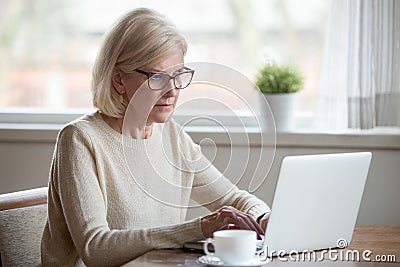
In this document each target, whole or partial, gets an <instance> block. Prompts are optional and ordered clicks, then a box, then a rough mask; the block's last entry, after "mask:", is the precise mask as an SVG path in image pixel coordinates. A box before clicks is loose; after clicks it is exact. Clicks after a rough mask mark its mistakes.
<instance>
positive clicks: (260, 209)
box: [41, 112, 269, 266]
mask: <svg viewBox="0 0 400 267" xmlns="http://www.w3.org/2000/svg"><path fill="white" fill-rule="evenodd" d="M180 130H181V128H180V126H179V125H178V124H176V123H175V122H174V121H173V120H172V121H170V122H167V123H164V124H156V125H154V127H153V132H152V135H151V137H150V138H149V139H130V138H122V135H121V134H119V133H118V132H116V131H115V130H113V129H112V128H111V127H110V126H108V125H107V124H106V123H105V122H104V120H103V119H102V117H101V114H100V113H99V112H96V113H93V114H88V115H86V116H83V117H82V118H79V119H77V120H76V121H74V122H72V123H70V124H69V125H67V126H66V127H65V128H64V129H62V130H61V132H60V133H59V135H58V139H57V144H56V147H55V151H54V155H53V161H52V165H51V170H50V181H49V196H48V198H49V199H48V221H47V223H46V226H45V229H44V232H43V236H42V243H41V252H42V264H43V265H44V266H80V265H89V266H117V265H121V264H123V263H125V262H127V261H130V260H132V259H134V258H135V257H138V256H139V255H141V254H143V253H145V252H147V251H149V250H152V249H158V248H175V247H181V246H182V244H183V243H184V242H188V241H195V240H200V239H203V238H204V236H203V233H202V230H201V220H200V218H196V219H193V220H190V221H185V216H186V210H187V205H188V203H189V199H190V198H191V199H193V200H194V201H196V202H197V203H200V204H203V205H204V206H206V207H207V208H208V209H210V210H216V209H218V208H220V207H221V206H223V205H226V206H228V205H229V206H234V207H236V208H237V209H240V210H242V211H244V212H246V213H248V214H250V215H251V216H253V217H254V218H256V217H258V216H259V215H261V214H262V213H264V212H268V211H269V208H268V206H267V205H266V204H265V203H264V202H262V201H261V200H259V199H257V198H256V197H254V196H252V195H250V194H249V193H247V192H246V191H242V190H239V189H238V188H236V187H235V186H234V185H232V183H230V182H229V181H228V180H227V179H226V178H224V177H223V175H222V174H221V173H220V172H219V171H218V170H217V169H216V168H214V167H213V166H212V165H209V162H208V161H207V160H206V159H205V157H204V156H202V154H201V152H200V149H199V146H197V145H196V144H194V143H193V141H192V140H191V139H190V137H189V136H188V135H187V134H186V133H184V132H182V131H180Z"/></svg>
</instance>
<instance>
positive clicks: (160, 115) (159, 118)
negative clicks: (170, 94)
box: [151, 109, 174, 123]
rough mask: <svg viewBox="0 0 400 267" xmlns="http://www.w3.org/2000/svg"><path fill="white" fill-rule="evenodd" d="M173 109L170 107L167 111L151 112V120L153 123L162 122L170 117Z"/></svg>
mask: <svg viewBox="0 0 400 267" xmlns="http://www.w3.org/2000/svg"><path fill="white" fill-rule="evenodd" d="M173 111H174V110H173V109H172V110H171V111H169V112H157V113H156V114H152V115H153V116H151V117H152V118H151V119H152V121H153V122H155V123H164V122H167V121H169V120H170V119H171V117H172V114H173V113H174V112H173Z"/></svg>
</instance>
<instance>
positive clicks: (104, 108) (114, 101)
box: [91, 8, 187, 118]
mask: <svg viewBox="0 0 400 267" xmlns="http://www.w3.org/2000/svg"><path fill="white" fill-rule="evenodd" d="M177 48H178V49H179V48H180V49H181V50H182V53H183V55H185V54H186V49H187V43H186V40H185V38H184V37H183V36H182V35H181V34H180V33H179V32H178V30H177V29H176V27H175V26H174V25H173V24H172V23H171V22H170V21H169V20H167V18H166V17H165V16H163V15H161V14H160V13H158V12H156V11H154V10H152V9H148V8H138V9H134V10H132V11H130V12H129V13H127V14H126V15H124V16H123V17H121V19H119V20H118V21H117V22H116V24H115V25H114V26H113V27H112V28H111V30H110V31H109V32H108V33H107V34H106V35H105V37H104V41H103V43H102V46H101V48H100V51H99V53H98V55H97V58H96V61H95V64H94V67H93V73H92V86H91V89H92V95H93V106H94V107H96V108H98V109H99V110H100V111H101V112H102V113H104V114H106V115H108V116H111V117H115V118H121V117H122V116H123V114H124V112H125V108H126V106H125V104H124V103H121V102H120V100H119V94H118V92H117V90H115V88H114V86H113V84H112V81H111V77H112V73H113V70H114V68H115V67H117V68H118V69H120V70H121V71H122V72H124V73H131V72H132V71H133V70H135V69H138V68H142V67H145V66H146V65H148V64H150V63H152V62H154V61H156V60H158V59H160V58H161V57H163V56H165V54H167V53H168V52H170V51H171V50H173V49H177Z"/></svg>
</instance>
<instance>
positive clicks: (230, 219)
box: [201, 206, 264, 237]
mask: <svg viewBox="0 0 400 267" xmlns="http://www.w3.org/2000/svg"><path fill="white" fill-rule="evenodd" d="M201 224H202V230H203V234H204V235H205V236H206V237H211V236H212V233H213V232H215V231H218V230H223V229H244V230H252V231H255V232H256V233H257V235H262V234H263V233H264V230H263V229H262V228H261V227H260V225H259V224H258V223H257V222H256V220H254V218H253V217H251V216H250V215H248V214H246V213H244V212H241V211H239V210H237V209H235V208H234V207H226V206H225V207H222V208H220V209H218V210H217V211H215V212H213V213H211V214H209V215H206V216H204V217H203V218H202V220H201Z"/></svg>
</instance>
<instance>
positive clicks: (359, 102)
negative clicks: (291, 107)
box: [315, 0, 400, 130]
mask: <svg viewBox="0 0 400 267" xmlns="http://www.w3.org/2000/svg"><path fill="white" fill-rule="evenodd" d="M330 12H331V14H330V18H329V22H328V30H327V36H326V44H325V51H324V59H323V66H322V70H321V82H320V88H319V92H318V98H317V106H316V110H315V111H316V116H315V118H316V126H317V127H319V128H321V129H326V130H331V129H337V130H340V129H346V128H360V129H370V128H374V127H378V126H379V127H380V126H397V127H399V126H400V1H399V0H333V1H332V2H331V10H330Z"/></svg>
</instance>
